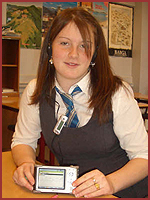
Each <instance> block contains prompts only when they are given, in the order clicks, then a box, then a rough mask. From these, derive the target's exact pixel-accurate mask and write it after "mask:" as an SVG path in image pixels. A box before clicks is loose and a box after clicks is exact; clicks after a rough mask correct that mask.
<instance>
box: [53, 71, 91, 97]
mask: <svg viewBox="0 0 150 200" xmlns="http://www.w3.org/2000/svg"><path fill="white" fill-rule="evenodd" d="M89 83H90V72H88V73H87V74H86V75H85V76H84V77H83V78H82V79H81V80H80V81H79V82H78V83H76V84H74V85H72V86H71V87H70V89H69V92H68V93H69V94H71V92H72V91H73V90H74V88H75V87H76V86H77V85H78V86H79V87H80V88H81V90H82V92H84V93H85V94H86V95H89ZM55 86H56V87H57V88H58V89H59V90H60V91H61V92H64V91H63V89H62V88H61V86H60V85H59V83H58V81H57V80H56V79H55Z"/></svg>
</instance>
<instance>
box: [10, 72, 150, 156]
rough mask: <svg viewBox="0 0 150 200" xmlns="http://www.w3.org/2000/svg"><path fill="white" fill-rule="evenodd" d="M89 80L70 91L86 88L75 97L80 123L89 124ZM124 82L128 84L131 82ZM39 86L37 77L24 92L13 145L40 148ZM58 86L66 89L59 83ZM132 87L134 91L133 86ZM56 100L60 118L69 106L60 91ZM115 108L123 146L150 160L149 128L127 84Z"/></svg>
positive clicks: (130, 153)
mask: <svg viewBox="0 0 150 200" xmlns="http://www.w3.org/2000/svg"><path fill="white" fill-rule="evenodd" d="M88 81H89V73H88V74H87V75H86V76H85V77H84V78H83V79H82V80H80V81H79V82H78V83H77V84H75V85H74V86H72V87H71V88H70V89H69V92H68V93H69V94H70V93H71V92H72V91H73V89H74V88H75V86H76V85H78V86H79V87H80V88H81V90H82V92H81V93H79V94H77V95H75V96H74V97H73V101H74V107H75V109H76V112H77V115H78V118H79V121H80V126H84V125H85V124H86V123H88V121H89V119H90V118H91V116H92V113H93V109H89V108H88V100H89V97H90V96H89V91H88V86H89V83H88ZM124 84H126V85H127V86H128V84H127V83H124ZM35 85H36V79H33V80H32V81H30V83H29V84H28V86H27V87H26V89H25V90H24V92H23V95H22V98H21V102H20V109H19V114H18V118H17V124H16V127H15V133H14V135H13V140H12V144H11V148H13V147H14V146H15V145H17V144H27V145H30V146H31V147H32V148H33V149H34V150H35V149H36V148H37V140H38V139H39V138H40V132H41V131H42V130H41V125H40V116H39V105H38V104H37V105H29V103H30V96H31V95H32V93H33V91H34V89H35ZM56 86H57V87H58V88H59V89H60V90H61V91H62V89H61V88H60V86H59V85H58V83H57V82H56ZM128 88H129V90H130V92H131V93H132V94H133V91H132V89H131V88H130V86H128ZM56 101H57V102H58V103H59V106H60V108H59V109H58V105H57V104H56V109H55V114H56V117H58V118H59V116H61V115H62V114H65V113H66V106H65V104H64V103H63V100H62V99H61V96H60V95H59V94H58V93H56ZM112 110H113V127H114V132H115V134H116V136H117V137H118V139H119V141H120V145H121V147H122V148H123V149H124V150H126V152H127V154H128V157H129V159H133V158H145V159H148V134H147V132H146V130H145V126H144V122H143V119H142V115H141V111H140V109H139V107H138V104H137V102H136V100H135V99H134V96H133V95H131V94H130V93H129V92H127V91H126V90H125V89H124V88H123V87H120V89H119V90H118V91H117V92H116V93H115V94H114V96H113V97H112Z"/></svg>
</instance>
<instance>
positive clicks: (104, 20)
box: [81, 2, 108, 28]
mask: <svg viewBox="0 0 150 200" xmlns="http://www.w3.org/2000/svg"><path fill="white" fill-rule="evenodd" d="M81 6H82V7H83V8H85V9H87V10H88V11H89V12H90V13H91V14H92V15H93V16H94V17H95V18H96V19H97V21H98V22H99V23H100V25H101V27H103V28H107V27H108V2H81Z"/></svg>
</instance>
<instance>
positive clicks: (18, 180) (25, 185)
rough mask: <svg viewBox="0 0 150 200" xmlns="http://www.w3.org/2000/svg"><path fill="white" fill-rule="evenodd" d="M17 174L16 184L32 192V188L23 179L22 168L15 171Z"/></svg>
mask: <svg viewBox="0 0 150 200" xmlns="http://www.w3.org/2000/svg"><path fill="white" fill-rule="evenodd" d="M17 173H18V179H17V183H18V184H19V185H20V186H23V187H26V188H27V189H29V190H33V186H32V185H31V184H30V182H29V181H28V180H27V179H26V178H25V174H24V172H23V168H20V169H17Z"/></svg>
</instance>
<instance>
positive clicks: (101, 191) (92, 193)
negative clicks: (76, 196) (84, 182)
mask: <svg viewBox="0 0 150 200" xmlns="http://www.w3.org/2000/svg"><path fill="white" fill-rule="evenodd" d="M104 194H105V190H104V189H103V188H102V189H100V190H96V191H94V192H91V193H87V194H84V197H85V198H93V197H98V196H102V195H104Z"/></svg>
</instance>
